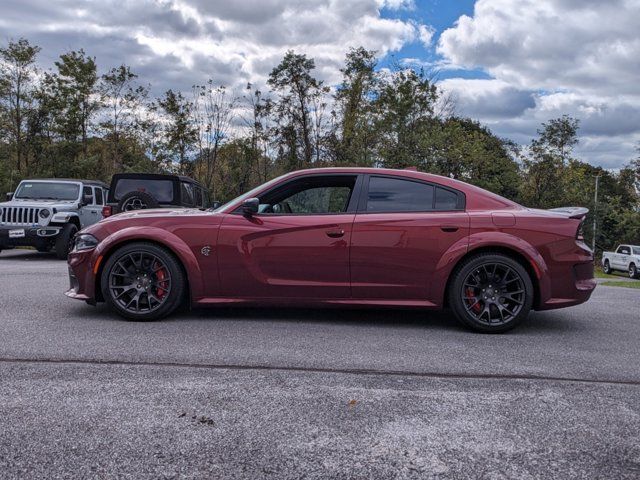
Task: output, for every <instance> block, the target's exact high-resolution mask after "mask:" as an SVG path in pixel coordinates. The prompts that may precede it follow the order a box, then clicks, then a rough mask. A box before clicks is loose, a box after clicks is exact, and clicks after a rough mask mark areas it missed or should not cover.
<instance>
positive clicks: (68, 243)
mask: <svg viewBox="0 0 640 480" xmlns="http://www.w3.org/2000/svg"><path fill="white" fill-rule="evenodd" d="M76 233H78V227H76V226H75V225H74V224H73V223H67V224H66V225H65V226H64V227H62V232H60V235H58V238H56V257H57V258H58V259H59V260H66V259H67V256H68V255H69V252H70V251H71V247H73V237H74V236H75V234H76Z"/></svg>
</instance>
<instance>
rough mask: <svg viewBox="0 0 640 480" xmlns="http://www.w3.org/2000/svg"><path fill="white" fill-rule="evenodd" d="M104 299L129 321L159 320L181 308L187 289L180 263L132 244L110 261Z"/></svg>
mask: <svg viewBox="0 0 640 480" xmlns="http://www.w3.org/2000/svg"><path fill="white" fill-rule="evenodd" d="M100 282H101V286H102V295H103V296H104V298H105V300H106V301H107V302H108V303H109V304H110V305H111V306H112V307H113V308H114V309H115V310H116V311H117V312H118V313H119V314H120V315H122V316H123V317H125V318H128V319H129V320H137V321H146V320H157V319H160V318H163V317H166V316H167V315H169V314H171V313H172V312H173V311H174V310H175V309H176V308H178V307H179V306H180V303H181V302H182V299H183V296H184V289H185V285H186V281H185V277H184V273H183V271H182V268H181V266H180V264H179V263H178V260H177V259H176V258H175V257H174V255H173V254H172V253H171V252H169V251H168V250H166V249H164V248H162V247H159V246H158V245H154V244H152V243H143V242H140V243H131V244H129V245H125V246H124V247H122V248H119V249H118V250H116V251H115V252H114V253H113V255H111V256H110V257H109V260H107V262H106V264H105V266H104V269H103V271H102V276H101V278H100Z"/></svg>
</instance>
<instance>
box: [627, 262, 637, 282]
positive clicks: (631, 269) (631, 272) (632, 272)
mask: <svg viewBox="0 0 640 480" xmlns="http://www.w3.org/2000/svg"><path fill="white" fill-rule="evenodd" d="M629 278H634V279H635V278H638V267H636V264H635V263H632V264H630V265H629Z"/></svg>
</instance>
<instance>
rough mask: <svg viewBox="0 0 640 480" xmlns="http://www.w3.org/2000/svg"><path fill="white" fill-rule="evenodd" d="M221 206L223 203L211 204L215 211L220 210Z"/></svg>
mask: <svg viewBox="0 0 640 480" xmlns="http://www.w3.org/2000/svg"><path fill="white" fill-rule="evenodd" d="M220 205H222V202H211V208H212V209H214V210H215V209H216V208H220Z"/></svg>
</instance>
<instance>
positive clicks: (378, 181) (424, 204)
mask: <svg viewBox="0 0 640 480" xmlns="http://www.w3.org/2000/svg"><path fill="white" fill-rule="evenodd" d="M434 190H435V189H434V187H433V185H427V184H424V183H420V182H412V181H410V180H402V179H399V178H389V177H371V178H370V179H369V194H368V197H367V212H424V211H427V210H433V195H434Z"/></svg>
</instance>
